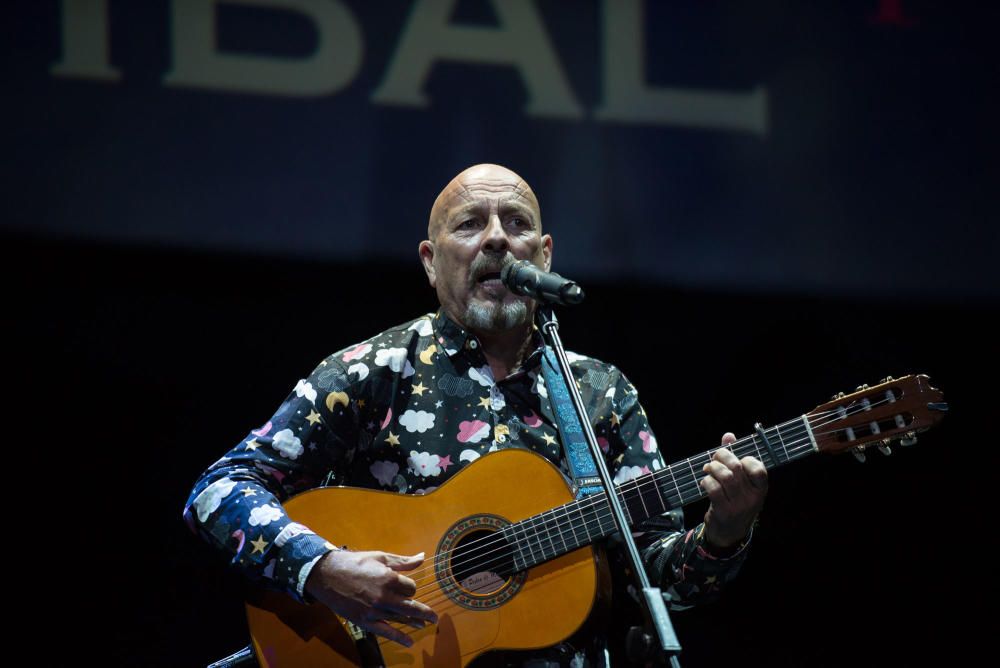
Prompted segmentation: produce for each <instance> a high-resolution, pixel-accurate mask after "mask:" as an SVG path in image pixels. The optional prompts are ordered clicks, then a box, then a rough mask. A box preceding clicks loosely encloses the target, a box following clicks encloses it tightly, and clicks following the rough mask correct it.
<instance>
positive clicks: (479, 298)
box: [420, 165, 552, 331]
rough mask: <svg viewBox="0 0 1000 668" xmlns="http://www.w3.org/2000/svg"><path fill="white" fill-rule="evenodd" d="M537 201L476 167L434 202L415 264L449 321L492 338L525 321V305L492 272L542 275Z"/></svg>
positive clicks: (514, 181) (544, 244)
mask: <svg viewBox="0 0 1000 668" xmlns="http://www.w3.org/2000/svg"><path fill="white" fill-rule="evenodd" d="M541 230H542V220H541V213H540V211H539V208H538V201H537V200H536V199H535V195H534V193H533V192H532V191H531V188H529V187H528V184H527V183H525V182H524V181H523V180H522V179H521V177H519V176H518V175H517V174H515V173H514V172H511V171H510V170H508V169H505V168H503V167H500V166H498V165H476V166H475V167H470V168H469V169H467V170H465V171H464V172H462V173H461V174H459V175H458V176H457V177H455V178H454V179H453V180H452V182H451V183H449V184H448V186H446V187H445V189H444V190H443V191H442V192H441V194H440V195H439V196H438V198H437V200H436V201H435V202H434V208H433V209H432V211H431V219H430V224H429V225H428V237H429V239H428V240H427V241H424V242H422V243H421V244H420V258H421V260H422V261H423V263H424V269H425V270H426V271H427V276H428V279H429V280H430V284H431V286H432V287H434V288H435V289H436V290H437V294H438V299H439V300H440V302H441V306H442V307H443V308H444V309H445V312H446V313H447V314H448V315H449V316H451V318H452V319H453V320H455V321H456V322H458V323H461V324H462V325H463V326H465V327H466V328H469V329H473V330H485V331H499V330H505V329H510V328H512V327H515V326H518V325H521V324H524V323H525V322H527V321H530V315H531V313H532V312H533V304H532V303H531V300H530V299H529V298H528V297H521V296H518V295H515V294H513V293H512V292H510V291H509V290H508V289H507V288H506V287H505V286H504V285H503V283H501V282H500V270H501V269H503V267H504V266H506V265H508V264H510V263H512V262H516V261H518V260H530V261H531V262H532V263H533V264H535V265H536V266H538V267H541V268H542V269H544V270H546V271H548V269H549V266H550V263H551V258H552V238H551V237H549V236H548V235H542V233H541Z"/></svg>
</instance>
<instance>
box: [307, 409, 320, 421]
mask: <svg viewBox="0 0 1000 668" xmlns="http://www.w3.org/2000/svg"><path fill="white" fill-rule="evenodd" d="M306 420H308V421H309V424H316V423H317V422H319V413H317V412H316V411H309V415H307V416H306Z"/></svg>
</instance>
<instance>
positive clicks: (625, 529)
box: [535, 301, 681, 668]
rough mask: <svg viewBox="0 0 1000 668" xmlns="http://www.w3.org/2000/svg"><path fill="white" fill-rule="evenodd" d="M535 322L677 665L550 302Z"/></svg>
mask: <svg viewBox="0 0 1000 668" xmlns="http://www.w3.org/2000/svg"><path fill="white" fill-rule="evenodd" d="M535 322H536V324H537V325H538V329H539V330H540V331H541V332H542V337H543V338H544V339H545V342H546V343H547V344H548V345H549V346H550V347H551V348H552V350H553V351H555V353H556V357H557V358H558V359H559V370H560V372H561V373H562V377H563V379H564V380H565V382H566V388H567V389H568V390H569V393H570V397H572V399H573V407H574V408H575V409H576V414H577V416H578V417H579V418H580V424H581V425H582V426H583V433H584V435H585V436H586V438H587V444H588V445H589V446H590V454H591V457H593V458H594V462H595V464H597V471H598V473H599V474H600V476H601V481H602V482H603V484H604V490H605V492H606V494H607V497H608V505H609V506H610V507H611V514H612V516H613V517H614V519H615V525H616V526H617V527H618V533H619V534H620V535H621V537H622V541H623V542H624V543H625V546H626V548H627V551H628V555H629V560H630V562H631V563H632V572H633V573H635V575H636V579H637V580H638V583H639V590H640V591H641V592H642V594H643V598H644V599H645V604H646V608H647V610H648V612H649V616H648V618H649V619H650V620H652V623H653V626H654V627H655V629H656V635H657V637H658V639H659V649H660V652H659V653H658V655H657V658H658V659H659V660H660V661H661V662H662V661H663V659H664V658H669V660H670V665H671V666H673V667H674V668H680V662H679V661H678V659H677V654H678V653H679V652H680V651H681V645H680V642H679V641H678V640H677V635H676V634H675V633H674V627H673V625H672V624H671V622H670V615H669V614H668V613H667V606H666V605H665V604H664V603H663V595H662V593H661V592H660V589H659V587H653V586H652V585H650V583H649V577H648V576H647V575H646V569H645V568H644V567H643V564H642V558H641V557H640V556H639V550H638V548H637V547H636V545H635V539H633V538H632V531H631V530H630V529H629V525H628V520H626V519H625V513H624V511H623V510H622V505H621V500H620V499H619V498H618V494H617V492H616V490H615V485H614V482H613V480H612V479H611V473H609V472H608V467H607V464H605V463H604V454H603V453H602V452H601V448H600V446H599V445H598V444H597V437H596V436H594V428H593V427H592V426H591V424H590V418H589V416H588V415H587V411H586V409H585V408H584V406H583V399H582V398H581V397H580V391H579V390H578V389H577V387H576V380H575V379H574V378H573V374H572V372H571V371H570V366H569V359H568V358H567V357H566V350H565V349H564V348H563V345H562V340H561V339H560V338H559V323H558V322H557V321H556V316H555V313H553V312H552V305H551V304H549V303H547V302H542V301H539V302H538V308H537V309H536V310H535ZM567 456H568V455H567ZM629 636H630V640H634V641H636V642H638V643H639V644H640V648H639V650H640V651H645V652H646V653H647V654H648V653H649V652H651V651H652V650H653V649H654V647H653V644H652V643H653V640H654V639H653V638H652V637H651V636H650V635H649V634H648V633H643V634H642V635H641V637H638V638H635V637H633V634H632V633H631V632H630V633H629Z"/></svg>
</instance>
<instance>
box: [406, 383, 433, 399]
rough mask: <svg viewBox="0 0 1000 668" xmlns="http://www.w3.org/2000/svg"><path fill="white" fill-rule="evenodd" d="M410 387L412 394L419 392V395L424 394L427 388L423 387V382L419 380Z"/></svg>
mask: <svg viewBox="0 0 1000 668" xmlns="http://www.w3.org/2000/svg"><path fill="white" fill-rule="evenodd" d="M410 389H412V390H413V394H419V395H420V396H424V392H426V391H427V390H428V389H429V388H427V387H425V386H424V384H423V383H422V382H421V383H418V384H417V385H414V386H413V387H412V388H410Z"/></svg>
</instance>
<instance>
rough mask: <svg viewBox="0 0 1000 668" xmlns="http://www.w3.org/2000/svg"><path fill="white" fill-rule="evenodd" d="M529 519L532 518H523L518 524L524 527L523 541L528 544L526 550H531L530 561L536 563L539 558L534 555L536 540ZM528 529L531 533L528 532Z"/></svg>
mask: <svg viewBox="0 0 1000 668" xmlns="http://www.w3.org/2000/svg"><path fill="white" fill-rule="evenodd" d="M531 519H532V518H530V517H529V518H527V519H525V520H521V521H520V522H519V523H518V524H520V525H521V526H522V527H524V543H525V545H527V546H528V550H530V551H531V561H532V562H533V563H536V564H537V563H538V562H539V561H541V560H540V559H539V558H538V557H536V556H535V543H536V542H537V541H536V540H535V536H534V528H533V527H532V526H531ZM529 531H530V532H532V533H529Z"/></svg>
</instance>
